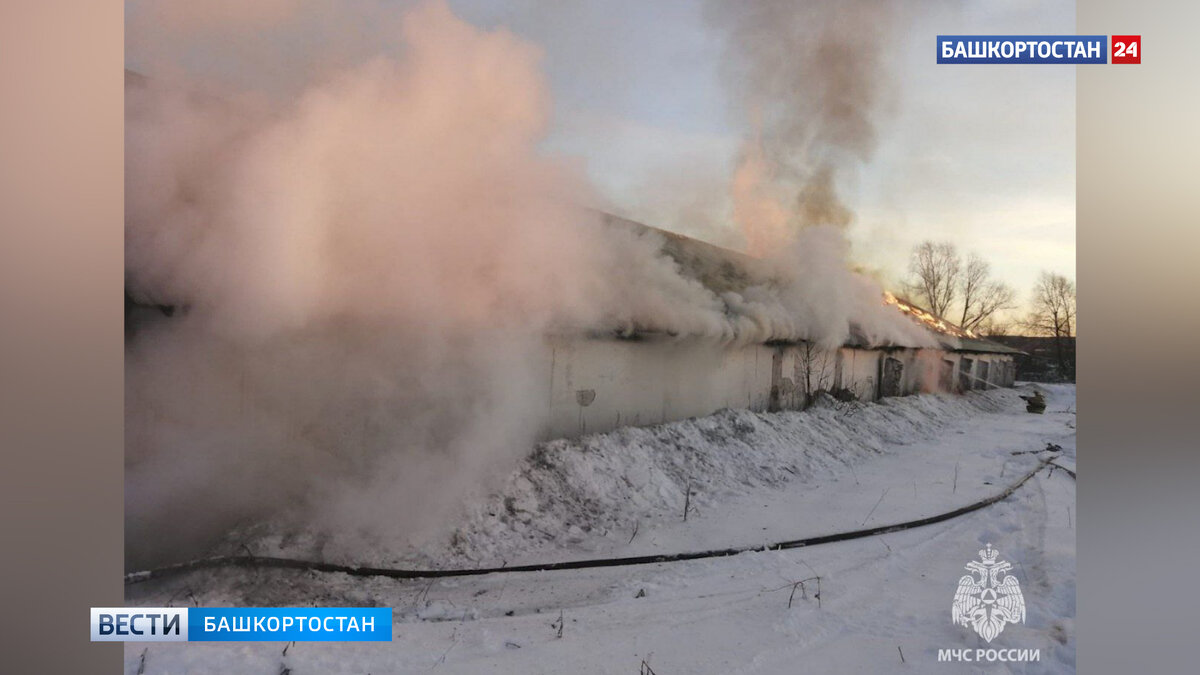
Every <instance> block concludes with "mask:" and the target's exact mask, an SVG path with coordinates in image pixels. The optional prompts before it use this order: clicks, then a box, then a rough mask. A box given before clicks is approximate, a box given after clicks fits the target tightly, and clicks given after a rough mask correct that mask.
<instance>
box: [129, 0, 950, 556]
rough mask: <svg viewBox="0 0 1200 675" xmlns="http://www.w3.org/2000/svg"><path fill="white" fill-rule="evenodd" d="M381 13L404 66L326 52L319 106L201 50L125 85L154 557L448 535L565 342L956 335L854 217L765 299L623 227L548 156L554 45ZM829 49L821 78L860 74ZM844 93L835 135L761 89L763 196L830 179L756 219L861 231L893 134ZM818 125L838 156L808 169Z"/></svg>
mask: <svg viewBox="0 0 1200 675" xmlns="http://www.w3.org/2000/svg"><path fill="white" fill-rule="evenodd" d="M312 4H313V3H305V2H279V3H272V4H271V5H270V7H268V8H267V9H262V10H261V11H253V12H249V11H248V13H247V15H246V16H245V17H239V15H238V14H237V13H236V12H233V13H230V12H227V11H225V10H228V7H225V6H226V5H230V3H225V2H210V3H193V4H191V5H189V7H188V8H187V11H186V12H185V14H184V18H186V19H187V21H190V22H194V23H198V25H201V26H202V27H204V29H205V30H212V28H213V26H225V27H227V28H228V22H229V21H234V22H238V21H242V22H243V23H240V24H237V25H239V26H241V27H242V28H247V27H249V28H253V30H263V25H264V24H270V22H272V21H283V20H285V19H286V20H288V21H294V20H296V16H295V13H296V12H304V11H306V10H305V8H308V7H310V5H312ZM233 5H237V6H238V7H240V5H238V4H237V3H232V5H230V6H233ZM204 8H209V9H210V10H212V9H213V8H216V9H217V10H221V11H215V13H214V14H213V15H211V16H210V15H204V14H203V12H204V11H205V9H204ZM221 8H225V9H221ZM268 10H270V11H268ZM181 11H182V10H181ZM197 13H200V16H199V17H198V15H197ZM170 16H172V17H175V15H174V14H172V15H170ZM205 16H209V17H210V19H209V20H203V17H205ZM320 16H321V17H322V18H328V17H327V16H326V15H324V14H322V15H320ZM176 18H178V17H176ZM181 21H182V20H181ZM739 21H740V20H739ZM183 23H186V22H183ZM171 25H172V26H174V27H176V28H178V27H177V26H176V24H174V23H173V24H171ZM380 26H382V27H383V29H384V30H388V31H392V30H394V31H395V32H394V34H392V35H390V40H391V41H392V42H397V43H399V44H400V45H401V50H400V52H399V53H398V54H395V55H389V54H383V53H379V54H376V55H373V56H371V57H369V58H363V59H359V60H357V61H355V62H353V63H349V64H346V63H345V62H344V59H345V54H344V53H339V55H338V56H336V57H331V60H330V61H329V62H322V61H321V60H320V59H319V58H317V57H315V56H313V57H310V58H309V59H308V60H306V61H305V64H306V65H305V67H304V68H303V69H302V70H303V75H304V78H305V80H304V83H303V84H302V85H301V86H297V87H296V88H295V90H294V91H286V92H285V91H281V92H273V94H272V95H271V96H264V95H261V94H256V93H239V91H238V90H237V89H236V88H234V87H230V86H228V84H222V83H220V82H219V81H214V80H211V79H200V78H193V77H191V76H189V75H187V73H188V72H189V71H188V69H186V68H184V67H182V66H177V64H176V66H173V65H172V64H162V65H161V67H156V68H152V69H151V70H152V72H158V73H170V75H171V76H170V77H166V76H158V77H151V78H149V79H141V78H136V77H134V78H131V79H130V80H129V81H128V82H127V86H126V167H127V168H126V186H127V187H126V194H127V197H126V212H127V227H126V257H127V263H126V266H127V288H128V289H129V292H130V294H131V295H132V296H133V299H134V300H136V301H137V302H139V303H141V304H143V305H163V306H172V307H175V308H176V311H175V315H174V316H172V317H171V318H170V319H169V320H167V319H163V320H159V321H154V322H144V323H142V324H140V325H139V327H138V328H137V331H136V333H135V334H134V335H133V337H132V338H131V339H130V340H129V342H128V346H127V354H126V375H127V391H126V397H127V399H126V400H127V406H126V408H127V413H126V416H127V449H126V478H127V481H126V523H127V528H126V532H127V553H128V556H127V560H128V564H129V565H131V566H134V567H137V566H141V565H148V564H155V563H160V562H165V561H171V560H179V559H181V558H186V557H189V556H194V555H198V554H200V553H202V552H204V550H205V549H206V548H207V547H208V546H210V545H211V544H212V543H213V542H214V541H216V540H217V539H219V538H220V537H222V536H223V535H224V534H225V533H227V532H229V531H230V530H231V529H233V528H236V527H239V526H247V525H251V524H254V523H256V522H261V521H263V520H264V519H273V520H274V521H276V522H280V523H283V524H284V527H285V528H289V529H291V530H292V531H305V532H309V533H312V534H313V536H314V537H315V538H316V539H317V540H319V541H320V542H321V543H320V546H321V547H322V548H321V551H320V552H321V553H322V554H323V555H328V556H331V557H336V556H347V557H348V556H350V555H351V553H350V552H351V551H353V550H355V547H361V546H362V545H363V542H368V543H369V542H388V541H396V540H401V539H403V540H414V539H419V538H420V537H422V536H426V535H429V533H431V532H434V531H435V530H436V525H437V524H438V523H439V522H442V521H443V520H444V519H445V518H446V517H448V515H449V514H451V513H453V512H454V510H455V509H456V508H457V507H458V506H459V505H460V504H461V502H462V500H463V497H464V495H466V494H469V493H470V492H471V491H473V490H479V489H486V486H487V481H488V479H489V478H490V477H494V476H497V475H502V474H503V473H504V471H505V470H506V469H507V468H508V467H510V466H512V463H513V462H514V461H515V460H516V459H517V458H518V457H520V456H521V455H523V454H524V453H526V452H527V451H528V450H529V449H530V448H531V447H532V445H533V443H534V440H535V438H536V436H537V434H538V432H539V431H540V425H541V423H542V416H543V413H544V399H543V398H542V394H541V392H542V391H543V389H542V387H544V382H545V380H544V378H543V375H544V373H543V369H544V364H543V360H544V356H545V342H544V340H545V336H546V335H548V334H563V333H573V334H582V333H584V332H586V331H590V330H597V329H609V330H634V329H636V330H657V331H663V332H667V333H671V334H673V335H676V336H678V337H679V338H680V339H688V338H692V339H704V340H713V341H722V342H727V343H732V342H761V341H765V340H770V339H793V340H794V339H810V340H814V341H818V342H821V343H823V344H826V345H830V346H833V345H838V344H841V343H842V342H843V341H844V340H845V339H846V337H847V336H848V335H849V333H850V330H851V327H852V326H853V327H857V328H858V329H859V330H861V332H862V333H863V334H864V335H867V336H869V338H870V339H872V340H874V341H877V342H891V343H897V344H911V345H925V344H930V341H929V338H928V337H927V336H926V335H924V334H923V333H922V332H921V331H920V330H919V329H917V328H916V327H914V326H913V324H911V323H910V322H908V321H907V320H905V319H903V318H900V317H899V315H898V314H897V313H896V312H894V311H892V310H890V309H888V308H885V307H884V306H883V305H882V303H881V302H880V293H879V289H878V287H876V286H874V285H873V284H872V283H871V282H869V281H868V280H866V279H864V278H862V277H860V276H858V275H855V274H854V273H852V272H851V271H850V267H849V262H848V260H847V259H846V257H847V253H848V251H847V247H846V244H845V240H844V238H843V237H842V236H841V232H840V231H839V230H837V229H836V228H828V227H809V228H805V229H804V230H803V231H801V232H800V233H799V235H797V236H796V237H795V241H794V242H793V243H792V244H791V246H793V249H794V250H795V251H799V252H800V253H799V254H795V255H793V254H787V255H784V256H780V257H777V258H771V259H765V260H762V261H759V262H758V263H755V264H753V265H751V266H750V269H749V271H748V272H747V275H748V278H747V281H746V283H745V284H744V285H743V286H742V287H740V288H736V289H727V290H723V291H715V290H713V289H711V288H709V287H707V286H706V285H705V284H704V283H702V282H701V281H700V280H698V279H696V278H695V277H694V276H693V275H689V274H687V273H685V270H682V269H681V267H680V265H679V264H678V263H677V262H676V261H675V260H673V259H671V258H670V257H668V256H666V255H664V253H663V251H662V248H663V245H664V240H663V238H662V236H661V235H658V234H656V233H654V232H652V231H649V232H639V231H632V230H624V229H620V228H611V227H604V226H602V225H601V224H600V223H599V222H596V221H597V220H598V219H597V217H596V216H595V215H594V214H591V213H589V212H586V211H584V210H582V209H580V208H579V207H578V205H579V204H582V203H586V202H587V201H589V198H590V197H589V195H590V193H589V188H588V186H587V185H586V183H585V181H584V179H583V178H582V173H581V171H579V169H578V167H577V166H576V165H575V164H574V163H572V162H569V161H565V160H562V159H557V158H553V157H549V156H546V155H544V154H542V153H540V152H539V151H538V150H537V147H538V144H539V142H540V141H541V140H542V139H543V137H544V136H545V133H546V131H547V128H548V125H549V123H550V119H551V118H550V115H551V100H550V95H549V90H548V87H547V84H546V82H545V80H544V77H543V75H542V72H541V67H540V60H541V58H542V54H541V52H540V50H539V49H538V48H537V47H535V46H533V45H531V44H528V43H527V42H524V41H523V40H521V39H519V38H517V37H516V36H514V35H513V34H511V33H509V32H508V31H506V30H504V29H495V30H481V29H478V28H476V27H473V26H471V25H469V24H467V23H465V22H463V21H462V20H460V19H459V18H457V17H456V16H454V14H453V13H452V12H451V11H450V9H449V8H448V7H447V6H446V5H445V4H444V2H440V1H434V2H427V3H423V4H420V5H418V6H416V7H414V8H412V9H409V10H406V11H404V12H403V13H401V14H400V15H399V17H398V18H394V17H392V18H389V19H388V20H386V21H381V22H380ZM331 30H336V28H334V29H331ZM739 30H749V28H744V29H739ZM822 44H823V43H822ZM814 49H815V50H816V51H815V52H814V53H817V54H825V53H826V51H828V50H829V49H832V50H833V52H832V53H834V54H835V55H837V54H840V52H839V51H838V50H837V49H836V45H834V46H833V47H827V48H824V50H823V49H822V48H818V47H814ZM147 53H148V54H151V55H152V56H151V57H147V58H165V57H161V56H153V55H155V54H158V52H157V51H155V50H149V51H148V52H147ZM821 58H826V59H829V58H834V60H833V61H830V62H828V63H826V64H825V66H822V67H817V66H818V65H819V64H817V63H815V62H814V63H813V64H811V68H812V69H813V72H819V71H822V70H823V69H831V70H833V71H837V72H840V73H841V74H840V75H836V77H837V78H848V79H850V80H853V79H854V76H855V73H856V72H857V71H856V70H855V68H854V67H851V66H850V65H839V64H841V63H842V62H841V61H839V60H837V58H835V57H821ZM839 58H840V57H839ZM310 64H319V67H311V68H310V67H308V66H309V65H310ZM846 69H848V71H847V72H842V71H843V70H846ZM829 77H834V75H830V76H829ZM770 79H771V78H767V79H766V80H764V83H763V86H765V85H766V84H769V83H770V82H768V80H770ZM839 81H840V80H839ZM775 84H776V85H778V87H781V88H782V89H787V87H786V86H785V85H786V83H775ZM834 85H835V82H834V81H832V80H831V81H829V82H827V83H825V84H823V85H821V86H820V87H818V90H820V91H825V90H828V91H827V92H826V94H825V97H826V99H828V100H822V101H820V102H819V103H817V102H813V101H809V102H807V103H805V104H804V105H805V106H808V107H803V108H800V110H803V111H808V113H810V114H811V115H814V116H815V117H814V118H813V119H815V120H816V122H814V124H815V126H813V125H808V124H804V125H795V124H790V123H785V122H786V120H784V119H782V117H783V116H782V115H780V114H779V110H780V108H781V107H782V106H783V105H784V102H783V101H781V100H775V101H774V103H773V104H772V105H766V103H769V102H771V101H772V100H773V99H770V98H769V97H768V96H766V94H767V93H769V92H768V91H764V92H763V96H762V97H761V98H762V101H763V106H762V110H763V114H764V115H765V117H764V118H763V119H764V124H763V126H762V127H761V129H760V130H759V134H760V135H759V136H758V139H759V142H758V143H757V144H756V145H754V146H753V147H752V148H751V150H754V153H757V154H754V153H751V154H748V155H747V157H748V158H755V157H756V158H757V159H754V162H755V163H754V164H750V165H744V166H743V170H745V171H747V172H750V173H748V174H747V175H746V176H744V179H745V180H746V181H747V189H749V190H750V192H751V193H753V194H758V193H760V192H762V191H767V192H770V191H772V190H777V189H779V186H780V185H781V184H782V182H783V181H782V178H783V177H786V176H791V175H793V174H795V175H796V176H799V177H800V178H801V179H802V180H801V181H800V184H801V185H802V186H804V189H802V190H801V191H800V192H799V193H797V194H798V196H799V197H800V198H802V205H801V206H797V204H796V203H795V202H794V201H793V202H792V203H786V202H784V203H782V204H783V205H782V206H781V205H780V203H776V202H772V201H770V200H769V199H768V200H764V201H762V202H761V203H762V204H765V206H759V207H756V208H759V209H760V210H758V211H754V210H751V211H748V212H746V213H745V218H746V219H747V222H756V223H762V224H763V226H764V227H772V228H774V227H784V226H787V225H790V224H791V223H793V222H796V221H797V220H798V219H799V220H801V221H803V222H804V223H805V224H809V225H813V224H818V223H821V224H825V225H842V224H844V222H842V221H844V220H846V219H848V217H849V216H848V211H847V210H846V209H845V207H844V206H842V205H841V203H840V202H839V201H838V200H837V198H836V195H835V193H834V192H833V181H834V178H835V177H836V171H837V167H839V166H840V164H838V161H839V160H837V156H838V155H840V154H843V153H849V154H850V155H852V156H861V155H862V152H865V151H866V150H869V145H870V139H869V138H867V137H868V136H869V125H867V124H866V122H865V118H863V120H864V121H861V122H855V121H853V120H844V119H842V113H843V112H844V110H843V109H844V108H847V107H851V108H853V107H854V106H855V105H857V101H858V98H860V97H864V96H865V97H867V98H869V92H867V91H865V90H864V91H863V92H860V93H858V94H854V95H848V94H843V93H840V92H838V91H834V90H835V89H836V87H835V86H834ZM768 89H770V88H768ZM868 102H869V101H868ZM813 106H815V107H813ZM855 110H857V108H855ZM856 114H857V113H856ZM863 114H865V113H863ZM792 127H795V128H792ZM814 130H816V131H814ZM817 131H819V133H817ZM799 137H805V138H810V140H809V141H806V142H807V143H808V145H809V146H811V148H812V150H813V152H816V153H817V155H819V156H820V157H821V158H822V159H821V161H819V162H818V163H816V164H813V165H810V164H802V163H796V162H794V161H792V160H791V159H788V161H784V159H787V158H791V157H793V155H792V151H793V150H795V149H796V148H797V147H799V146H796V145H795V144H794V142H793V140H792V139H795V138H799ZM812 138H820V139H822V140H820V141H819V142H816V141H812V140H811V139H812ZM855 139H857V140H855ZM817 155H814V156H817ZM808 166H814V167H815V168H814V169H813V170H812V173H811V175H809V174H804V173H803V171H801V169H804V168H805V167H808ZM747 167H749V168H747ZM743 170H739V175H741V174H742V173H743ZM798 171H799V173H797V172H798ZM801 174H803V175H801ZM736 183H737V181H736V180H735V187H736ZM747 208H750V207H747ZM813 251H820V252H822V254H821V255H811V254H810V253H811V252H813ZM381 545H383V544H381Z"/></svg>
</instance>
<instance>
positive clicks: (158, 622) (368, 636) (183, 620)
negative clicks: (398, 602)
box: [91, 607, 392, 642]
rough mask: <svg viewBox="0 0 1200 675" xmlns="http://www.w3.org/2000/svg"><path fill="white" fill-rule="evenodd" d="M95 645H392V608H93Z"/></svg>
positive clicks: (93, 638)
mask: <svg viewBox="0 0 1200 675" xmlns="http://www.w3.org/2000/svg"><path fill="white" fill-rule="evenodd" d="M91 632H92V642H255V641H287V642H290V641H297V642H391V640H392V610H391V608H389V607H183V608H180V607H93V608H92V628H91Z"/></svg>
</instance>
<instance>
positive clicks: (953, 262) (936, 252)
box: [908, 241, 962, 316]
mask: <svg viewBox="0 0 1200 675" xmlns="http://www.w3.org/2000/svg"><path fill="white" fill-rule="evenodd" d="M908 269H909V272H910V273H911V274H912V276H913V281H911V282H910V283H909V284H908V287H909V291H910V292H911V293H913V294H914V295H915V296H916V297H917V299H918V301H921V302H923V303H924V304H925V306H926V307H928V308H929V311H931V312H933V313H934V314H936V315H938V316H945V315H946V312H947V311H948V310H949V309H950V305H951V304H953V303H954V299H955V297H957V295H958V283H959V275H960V274H961V272H962V260H961V259H960V258H959V255H958V250H957V249H955V248H954V245H953V244H951V243H949V242H932V241H924V242H921V243H920V244H918V245H917V246H916V247H915V248H913V252H912V258H911V260H909V263H908Z"/></svg>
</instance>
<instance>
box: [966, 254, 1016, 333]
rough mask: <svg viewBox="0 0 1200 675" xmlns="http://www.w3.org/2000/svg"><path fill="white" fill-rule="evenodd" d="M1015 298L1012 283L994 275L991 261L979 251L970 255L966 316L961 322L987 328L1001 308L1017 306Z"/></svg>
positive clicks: (971, 328) (970, 328)
mask: <svg viewBox="0 0 1200 675" xmlns="http://www.w3.org/2000/svg"><path fill="white" fill-rule="evenodd" d="M1015 298H1016V293H1015V292H1014V291H1013V289H1012V287H1011V286H1009V285H1008V284H1005V283H1004V282H1002V281H997V280H995V279H992V266H991V265H990V264H989V263H988V261H986V260H984V259H983V258H982V257H980V256H979V255H978V254H975V253H972V254H970V255H969V256H967V266H966V269H965V271H964V272H963V275H962V318H961V319H960V320H959V322H958V325H960V326H962V327H963V328H965V329H967V330H970V331H976V332H983V331H981V330H980V328H981V326H983V325H984V324H985V322H989V321H991V319H992V318H993V316H994V315H995V314H996V313H997V312H1000V311H1003V310H1005V309H1011V308H1012V307H1014V304H1013V300H1014V299H1015ZM992 334H994V333H992Z"/></svg>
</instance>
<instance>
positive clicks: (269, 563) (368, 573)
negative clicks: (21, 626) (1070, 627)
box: [125, 459, 1074, 584]
mask: <svg viewBox="0 0 1200 675" xmlns="http://www.w3.org/2000/svg"><path fill="white" fill-rule="evenodd" d="M1049 463H1051V462H1050V460H1049V459H1043V460H1041V461H1040V462H1039V463H1038V465H1037V467H1036V468H1034V469H1033V470H1032V471H1030V472H1029V473H1027V474H1025V475H1024V476H1023V477H1021V479H1020V480H1018V481H1017V482H1015V483H1013V484H1012V485H1010V486H1008V487H1007V488H1005V489H1004V490H1003V491H1001V492H1000V493H998V494H995V495H993V496H991V497H988V498H987V499H984V500H981V501H978V502H975V503H973V504H968V505H966V506H963V507H961V508H957V509H954V510H953V511H947V512H945V513H939V514H937V515H934V516H928V517H926V518H920V519H918V520H910V521H907V522H903V523H894V524H892V525H880V526H878V527H869V528H866V529H862V530H853V531H850V532H838V533H835V534H823V535H819V536H816V537H807V538H805V539H793V540H790V541H781V542H777V543H774V544H764V545H761V546H745V547H740V548H720V549H712V550H708V551H692V552H687V553H668V554H659V555H640V556H630V557H625V558H597V559H593V560H572V561H568V562H556V563H540V564H532V565H514V566H512V567H479V568H475V569H446V570H412V569H393V568H387V567H358V566H354V565H338V564H335V563H328V562H320V561H315V560H297V559H294V558H273V557H261V556H254V555H244V556H220V557H216V558H204V559H202V560H192V561H190V562H185V563H180V564H178V565H169V566H167V567H160V568H157V569H152V570H145V571H142V572H131V573H129V574H126V575H125V583H126V584H136V583H140V582H143V581H149V580H151V579H160V578H163V577H168V576H175V575H178V574H182V573H184V572H190V571H193V570H199V569H210V568H216V567H266V568H276V569H298V570H308V571H313V572H339V573H342V574H349V575H351V576H357V577H388V578H391V579H430V578H438V577H469V576H478V575H484V574H498V573H501V572H546V571H553V570H578V569H588V568H596V567H620V566H624V565H649V564H653V563H665V562H680V561H684V560H700V559H702V558H721V557H725V556H731V555H737V554H739V553H751V552H761V551H781V550H784V549H790V548H803V547H805V546H817V545H819V544H831V543H833V542H836V541H847V540H850V539H861V538H863V537H873V536H877V535H881V534H888V533H890V532H900V531H901V530H907V529H911V528H914V527H922V526H925V525H933V524H934V523H940V522H942V521H945V520H950V519H951V518H957V517H958V516H961V515H965V514H967V513H970V512H972V511H978V510H979V509H982V508H984V507H986V506H991V505H992V504H995V503H996V502H998V501H1000V500H1002V499H1004V498H1006V497H1008V496H1009V495H1011V494H1012V493H1013V492H1016V490H1017V488H1019V487H1021V486H1022V485H1024V484H1025V483H1026V482H1027V481H1028V480H1029V479H1030V478H1033V477H1034V475H1036V474H1037V472H1038V471H1041V470H1042V469H1043V468H1045V466H1046V465H1047V464H1049ZM1059 468H1062V469H1063V470H1064V471H1068V473H1071V475H1072V476H1074V473H1073V472H1070V471H1069V470H1068V469H1066V468H1064V467H1059Z"/></svg>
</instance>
